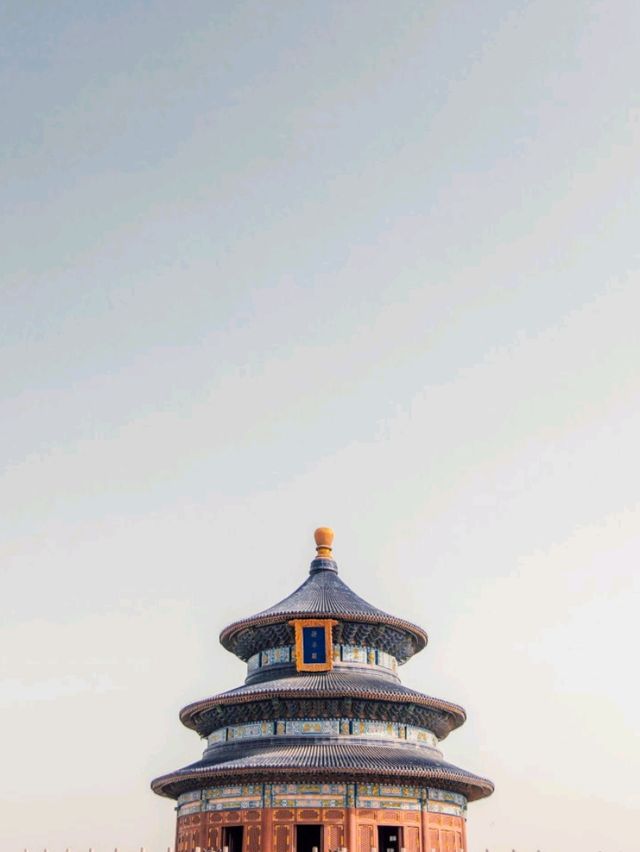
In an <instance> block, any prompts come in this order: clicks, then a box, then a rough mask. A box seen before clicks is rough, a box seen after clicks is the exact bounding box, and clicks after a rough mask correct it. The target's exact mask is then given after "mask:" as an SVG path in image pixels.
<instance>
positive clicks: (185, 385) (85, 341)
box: [0, 0, 640, 852]
mask: <svg viewBox="0 0 640 852" xmlns="http://www.w3.org/2000/svg"><path fill="white" fill-rule="evenodd" d="M639 27H640V7H639V6H638V4H637V2H631V0H629V2H624V0H619V2H616V0H608V2H595V1H594V0H581V2H577V0H564V2H562V3H558V0H554V2H550V0H539V2H523V0H520V2H514V0H511V2H506V0H487V2H484V3H472V2H455V0H449V1H448V2H417V0H406V2H399V3H391V2H381V0H368V2H357V1H354V2H352V1H351V0H349V2H344V0H343V2H331V1H330V0H322V2H311V0H297V1H296V2H288V0H277V2H272V0H263V2H235V3H232V2H212V1H211V0H208V2H204V0H185V2H183V3H179V4H178V3H168V2H159V1H157V2H151V0H150V1H149V2H142V0H140V2H131V0H122V2H107V0H104V2H100V3H95V2H94V3H91V2H86V0H75V2H69V0H56V2H33V0H5V3H4V4H3V5H2V7H1V8H0V66H1V68H2V105H3V106H2V133H1V134H0V154H1V160H0V186H1V190H0V210H1V214H2V218H3V222H2V229H1V232H0V233H1V240H2V246H1V250H0V269H1V271H2V277H1V282H2V283H1V297H2V298H1V304H0V323H1V332H0V346H1V360H0V366H1V381H2V394H1V399H0V405H1V421H0V422H1V423H2V441H1V443H0V452H1V459H2V486H1V487H2V490H1V497H2V505H1V509H0V525H1V534H0V554H1V558H0V566H1V577H2V585H1V591H0V593H1V600H2V620H1V622H0V649H1V650H0V659H1V668H0V706H1V707H2V720H3V723H2V726H1V728H0V754H1V756H2V770H3V771H2V773H1V778H0V826H1V829H0V838H1V846H0V850H1V852H15V850H22V849H24V848H29V849H30V850H38V849H42V848H43V847H45V846H46V847H48V848H49V850H51V852H61V850H63V849H64V848H65V847H68V846H70V847H73V848H74V850H82V849H87V848H88V847H89V846H92V847H94V848H95V849H96V850H97V852H110V850H112V849H113V848H114V847H116V846H117V847H118V848H120V849H123V850H134V849H135V848H139V847H140V846H145V847H147V849H149V850H158V851H159V850H164V849H166V847H167V846H168V845H170V844H171V843H172V840H173V828H174V819H175V814H174V812H173V809H172V803H171V802H170V801H168V800H163V799H160V798H158V797H156V796H154V795H153V794H152V793H151V792H150V791H149V786H148V785H149V780H150V779H151V778H152V777H153V776H155V775H159V774H161V773H163V772H165V771H168V770H170V769H173V768H176V767H178V766H181V765H184V764H186V763H189V762H192V761H193V760H196V759H198V757H199V755H200V753H201V750H202V746H201V744H200V743H199V741H198V739H197V737H196V736H195V735H194V734H193V733H192V732H189V731H186V729H183V728H182V726H181V725H180V724H179V722H178V720H177V713H178V710H179V708H180V707H181V706H183V705H184V704H186V703H188V702H190V701H192V700H195V699H197V698H201V697H204V696H206V695H210V694H213V693H215V692H217V691H219V690H222V689H225V688H229V687H231V686H234V685H236V684H238V683H239V682H240V681H241V679H242V678H243V677H244V666H243V665H242V664H241V663H240V662H239V661H237V660H235V659H234V658H232V657H231V656H230V655H229V654H228V653H227V652H225V651H223V650H222V649H221V648H220V647H219V645H218V643H217V636H218V633H219V631H220V629H221V628H222V627H223V626H224V625H225V624H227V623H228V622H230V621H231V620H233V619H235V618H237V617H241V616H244V615H248V614H250V613H252V612H254V611H257V610H259V609H262V608H263V607H265V606H268V605H270V604H272V603H273V602H275V601H276V600H279V599H280V598H282V597H284V596H285V595H286V594H288V593H289V592H290V591H291V590H292V589H293V588H295V587H296V586H297V585H298V584H299V583H300V582H302V580H303V579H304V577H305V575H306V571H307V566H308V562H309V560H310V559H311V558H312V556H313V546H312V532H313V529H314V528H315V527H316V526H318V525H320V524H330V525H332V526H334V527H335V529H336V542H335V553H336V558H337V560H338V563H339V567H340V572H341V576H342V577H343V579H345V581H346V582H347V583H348V584H349V585H351V586H352V587H353V588H354V589H355V590H356V591H357V592H359V593H360V594H361V595H363V596H364V597H365V598H367V599H369V600H370V601H371V602H372V603H374V604H377V605H379V606H382V607H384V608H385V609H387V610H390V611H391V612H394V613H396V614H398V615H400V616H404V617H406V618H409V619H411V620H413V621H415V622H418V623H419V624H421V625H423V626H425V627H426V628H427V630H428V631H429V634H430V637H431V641H430V644H429V647H428V648H427V650H426V651H425V652H424V653H423V654H420V655H419V656H418V657H417V658H416V659H415V660H413V661H411V662H410V663H409V664H408V665H407V666H406V667H405V668H404V669H403V670H402V672H401V674H402V676H403V679H404V682H405V683H407V684H408V685H410V686H412V687H414V688H418V689H421V690H424V691H425V692H427V693H429V694H432V695H438V696H441V697H445V698H448V699H451V700H453V701H456V702H459V703H461V704H463V706H465V707H466V708H467V711H468V715H469V719H468V722H467V724H466V725H465V726H464V727H463V728H462V729H461V730H460V731H457V732H455V733H454V734H453V735H452V736H451V737H450V738H449V739H447V740H446V742H445V743H444V749H445V755H446V756H447V757H448V758H449V759H450V760H452V761H453V762H458V763H460V764H461V765H463V766H465V767H467V768H469V769H471V770H475V771H477V772H479V773H480V774H485V775H487V776H488V777H490V778H492V779H493V780H494V781H495V783H496V793H495V795H494V796H493V797H492V798H491V799H489V800H486V801H484V802H480V803H478V804H476V805H472V806H471V808H470V823H469V829H470V850H471V852H481V850H484V849H486V848H489V849H490V850H491V852H500V850H505V852H508V851H509V850H511V849H516V850H517V852H535V850H537V849H540V850H542V852H629V850H632V849H635V848H637V837H638V825H637V819H638V810H639V808H640V792H639V789H640V788H639V785H638V777H639V775H638V773H639V771H640V738H639V737H638V735H637V725H638V718H639V716H640V694H639V693H640V688H639V686H638V675H637V661H636V657H637V653H638V647H639V642H640V635H639V634H640V630H639V627H638V613H639V605H640V580H639V572H638V564H639V559H640V532H639V530H640V524H639V521H640V497H639V485H638V483H639V482H640V452H639V447H638V443H639V439H638V436H639V435H640V374H639V370H638V367H639V362H640V333H639V328H640V320H639V316H640V277H639V275H638V268H639V265H640V264H639V257H638V254H639V250H638V246H639V240H638V223H639V221H640V173H639V169H638V150H639V142H640V134H639V125H640V121H639V118H640V96H639V90H638V80H639V79H640V52H639V51H638V30H639Z"/></svg>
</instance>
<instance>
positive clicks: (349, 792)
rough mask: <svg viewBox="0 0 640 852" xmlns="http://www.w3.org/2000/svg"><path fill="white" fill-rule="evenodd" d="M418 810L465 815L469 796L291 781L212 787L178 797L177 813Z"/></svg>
mask: <svg viewBox="0 0 640 852" xmlns="http://www.w3.org/2000/svg"><path fill="white" fill-rule="evenodd" d="M354 806H355V807H358V808H362V809H379V810H400V811H419V810H420V809H421V808H422V807H425V809H426V810H428V811H429V812H431V813H438V814H448V815H450V816H460V817H465V816H466V808H467V800H466V799H465V797H464V796H462V795H460V794H459V793H452V792H449V791H446V790H437V789H432V788H428V789H427V788H424V787H411V786H406V785H403V786H400V785H391V784H342V783H326V784H320V783H319V784H312V783H308V784H305V783H288V784H265V785H262V784H238V785H234V786H227V787H222V786H221V787H209V788H207V789H204V790H198V791H195V792H191V793H183V794H182V795H181V796H180V797H179V798H178V813H179V815H180V816H184V815H186V814H193V813H200V812H202V811H232V810H247V809H251V808H263V807H274V808H342V807H354Z"/></svg>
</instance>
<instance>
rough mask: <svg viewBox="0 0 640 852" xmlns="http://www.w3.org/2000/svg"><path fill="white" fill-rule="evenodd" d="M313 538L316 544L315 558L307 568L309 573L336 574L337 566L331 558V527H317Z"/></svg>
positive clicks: (332, 533) (332, 534) (332, 535)
mask: <svg viewBox="0 0 640 852" xmlns="http://www.w3.org/2000/svg"><path fill="white" fill-rule="evenodd" d="M313 537H314V539H315V542H316V557H315V559H314V560H313V561H312V563H311V565H310V566H309V573H310V574H316V573H317V572H318V571H333V572H334V574H337V573H338V566H337V564H336V562H335V560H334V558H333V546H332V545H333V537H334V532H333V530H332V529H331V527H318V529H317V530H316V531H315V532H314V534H313Z"/></svg>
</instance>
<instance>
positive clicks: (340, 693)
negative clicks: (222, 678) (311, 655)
mask: <svg viewBox="0 0 640 852" xmlns="http://www.w3.org/2000/svg"><path fill="white" fill-rule="evenodd" d="M333 696H336V697H340V698H343V697H345V696H346V697H348V696H353V697H354V698H362V699H365V700H366V699H369V700H372V701H388V702H400V703H402V704H412V703H414V704H419V705H422V706H426V707H431V708H433V709H434V710H437V711H439V712H440V714H441V715H442V716H443V717H446V718H447V722H446V724H445V726H444V728H445V729H446V733H448V732H449V731H451V730H452V729H454V728H457V727H459V726H460V725H462V724H463V722H464V721H465V719H466V714H465V711H464V709H463V708H462V707H460V706H459V705H458V704H453V703H452V702H450V701H444V700H442V699H440V698H432V697H431V696H429V695H424V694H423V693H422V692H417V691H416V690H413V689H409V687H407V686H403V685H402V684H401V683H399V682H398V681H397V680H395V679H388V680H387V679H385V678H383V677H380V676H379V675H371V674H362V673H360V672H345V673H342V672H340V671H336V670H333V671H330V672H323V673H319V674H310V673H300V674H297V675H295V676H292V677H280V678H274V679H273V680H270V681H266V682H261V683H253V684H249V685H247V684H245V685H243V686H239V687H236V688H235V689H229V690H227V691H226V692H221V693H219V694H218V695H214V696H212V697H211V698H205V699H202V700H201V701H196V702H194V703H193V704H189V705H188V706H187V707H185V708H183V710H182V711H181V713H180V719H181V720H182V722H183V724H185V725H186V726H187V727H189V728H193V729H198V727H199V722H198V720H199V717H200V716H201V714H203V713H206V712H207V711H208V710H211V709H212V708H215V707H217V706H220V705H229V704H236V703H238V704H240V703H243V702H247V701H257V700H259V699H260V698H265V697H266V698H269V697H273V698H279V699H283V698H296V697H297V698H303V697H304V698H306V697H311V698H327V699H329V698H331V697H333ZM446 733H445V732H442V733H441V734H440V735H441V736H446Z"/></svg>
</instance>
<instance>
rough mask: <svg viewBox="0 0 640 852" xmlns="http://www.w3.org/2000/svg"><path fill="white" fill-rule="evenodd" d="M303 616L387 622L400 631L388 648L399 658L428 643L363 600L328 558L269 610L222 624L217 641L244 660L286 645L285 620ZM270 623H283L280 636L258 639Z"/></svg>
mask: <svg viewBox="0 0 640 852" xmlns="http://www.w3.org/2000/svg"><path fill="white" fill-rule="evenodd" d="M305 616H314V617H319V616H323V617H327V618H330V617H334V618H336V619H338V620H340V621H343V622H348V621H350V620H351V621H355V622H364V623H367V624H372V625H378V626H380V625H382V626H385V625H386V626H388V628H389V633H390V634H391V635H393V634H394V633H397V634H402V637H403V638H402V639H398V638H396V639H395V640H393V639H392V640H391V641H392V644H393V642H394V641H395V645H394V648H393V649H391V648H390V650H391V652H392V653H394V656H397V657H398V659H400V660H401V661H403V660H405V659H407V658H408V657H410V656H411V655H412V654H414V653H416V652H417V651H420V650H422V648H424V647H425V645H426V644H427V634H426V633H425V631H424V630H423V629H422V628H421V627H417V626H416V625H415V624H411V623H410V622H408V621H404V620H403V619H400V618H397V617H396V616H394V615H390V614H389V613H387V612H384V610H381V609H378V608H377V607H375V606H373V605H372V604H370V603H368V602H367V601H365V600H364V599H363V598H361V597H360V596H359V595H357V594H356V593H355V592H354V591H353V590H352V589H350V588H349V586H347V584H346V583H344V582H343V581H342V580H341V579H340V577H339V576H338V574H337V567H336V563H335V562H333V561H332V560H329V559H315V560H314V561H313V562H312V563H311V570H310V574H309V577H308V578H307V579H306V580H305V581H304V583H302V585H301V586H299V587H298V588H297V589H296V590H295V591H294V592H292V593H291V594H290V595H288V596H287V597H286V598H284V599H283V600H281V601H279V602H278V603H276V604H274V605H273V606H271V607H269V608H268V609H264V610H262V611H261V612H258V613H256V614H255V615H252V616H250V617H249V618H245V619H242V620H240V621H236V622H234V623H233V624H230V625H229V626H228V627H225V629H224V630H223V631H222V633H221V634H220V641H221V643H222V645H223V646H224V647H225V648H227V649H228V650H230V651H232V652H233V653H235V654H238V656H240V657H242V658H243V659H247V658H248V655H250V654H251V653H255V652H256V650H261V648H264V647H269V646H270V643H271V642H276V643H277V642H282V643H283V644H286V642H285V639H286V638H287V637H288V634H289V632H290V628H288V621H289V620H290V619H292V618H304V617H305ZM269 625H282V629H281V631H280V632H281V633H282V636H281V637H279V638H276V635H275V634H274V633H273V631H272V634H273V635H269V634H268V633H267V632H266V631H265V633H264V637H260V638H258V637H257V636H256V630H257V629H260V628H263V629H264V628H267V627H268V626H269ZM377 630H378V634H380V635H381V634H382V632H384V631H380V629H379V627H378V628H377ZM289 638H290V637H289ZM265 643H266V644H265ZM271 647H276V646H275V645H272V646H271Z"/></svg>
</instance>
